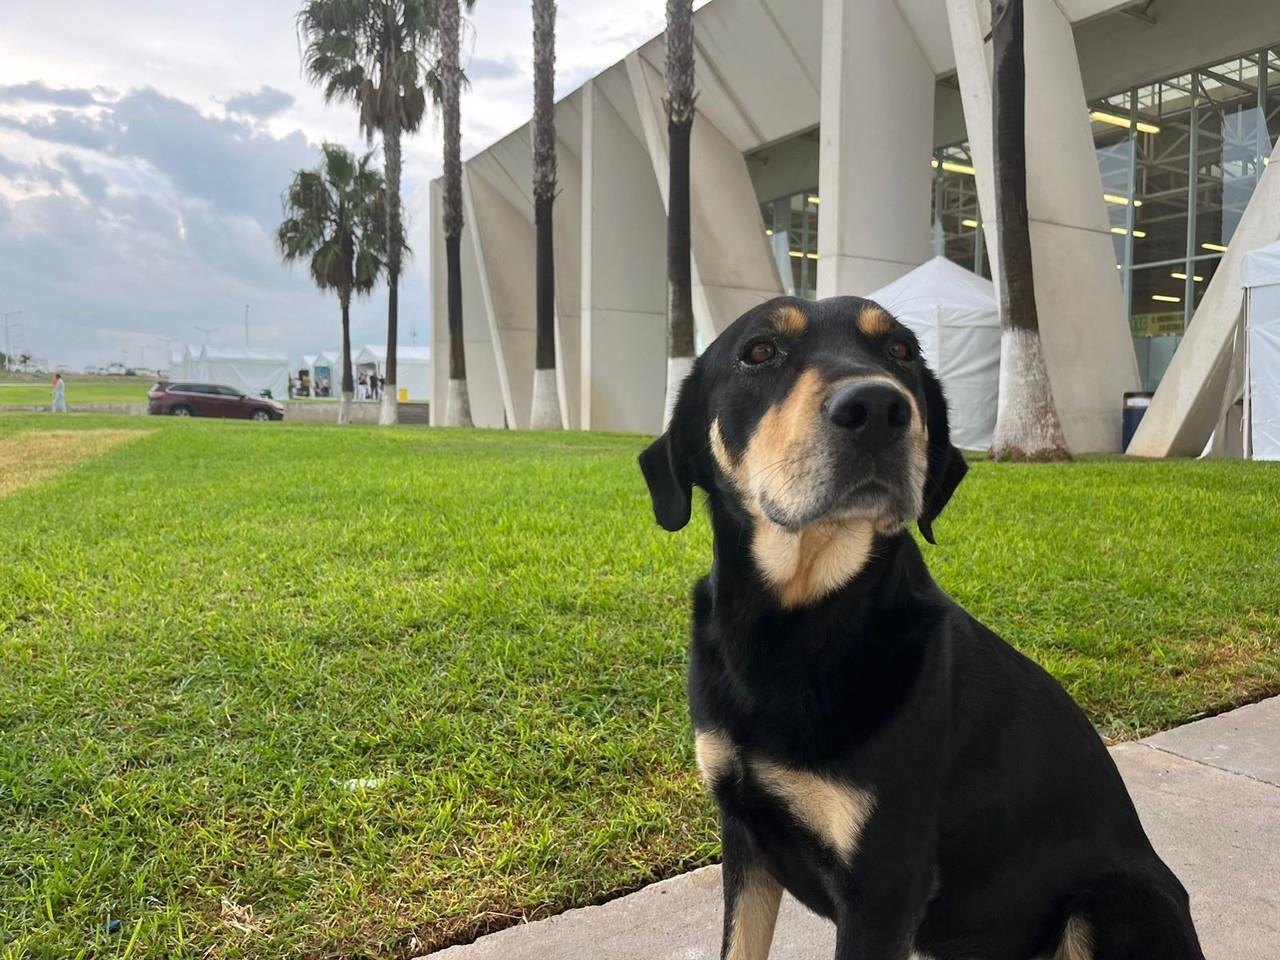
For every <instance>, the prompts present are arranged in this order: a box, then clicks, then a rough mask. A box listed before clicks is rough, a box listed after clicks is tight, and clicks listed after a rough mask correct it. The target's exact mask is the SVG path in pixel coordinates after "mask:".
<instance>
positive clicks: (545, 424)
mask: <svg viewBox="0 0 1280 960" xmlns="http://www.w3.org/2000/svg"><path fill="white" fill-rule="evenodd" d="M563 426H564V423H563V421H561V419H560V391H559V389H558V388H557V386H556V372H555V371H554V370H534V371H533V406H532V408H531V409H530V413H529V429H530V430H559V429H561V428H562V427H563Z"/></svg>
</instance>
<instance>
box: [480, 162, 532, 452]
mask: <svg viewBox="0 0 1280 960" xmlns="http://www.w3.org/2000/svg"><path fill="white" fill-rule="evenodd" d="M505 176H506V174H505V173H504V172H503V171H502V170H501V168H500V167H499V166H498V164H497V163H496V161H494V160H493V159H492V158H490V157H488V156H485V155H481V156H479V157H474V158H472V160H471V161H470V162H468V163H466V164H465V165H464V166H463V168H462V198H463V202H464V203H465V205H466V210H467V220H468V221H469V223H470V224H471V231H472V237H473V238H474V239H475V256H476V265H477V269H478V272H479V275H480V281H481V283H480V286H481V291H482V292H483V294H484V298H483V299H484V307H485V312H486V316H487V319H488V321H489V333H490V337H491V338H492V342H493V352H494V357H495V359H496V361H497V366H498V380H499V382H500V384H501V388H502V402H503V407H504V409H505V411H506V418H507V425H508V426H510V427H512V428H517V429H518V428H524V427H527V426H528V425H529V404H530V402H531V400H532V398H533V355H534V339H535V315H534V236H533V225H532V221H531V220H530V219H529V218H528V217H526V216H525V215H524V213H522V212H521V211H520V210H518V209H517V208H516V207H515V206H513V205H512V204H511V202H510V201H509V200H508V199H507V198H506V197H505V196H504V195H503V194H502V193H501V192H500V191H499V190H498V188H497V186H496V185H495V181H498V182H501V180H502V179H503V178H504V177H505Z"/></svg>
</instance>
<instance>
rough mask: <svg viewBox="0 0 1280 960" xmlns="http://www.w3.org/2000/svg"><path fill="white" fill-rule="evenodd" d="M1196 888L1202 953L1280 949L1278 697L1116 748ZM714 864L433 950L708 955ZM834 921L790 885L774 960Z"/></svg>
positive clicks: (579, 957) (821, 948)
mask: <svg viewBox="0 0 1280 960" xmlns="http://www.w3.org/2000/svg"><path fill="white" fill-rule="evenodd" d="M1111 755H1112V756H1113V757H1115V760H1116V763H1117V764H1118V765H1119V767H1120V772H1121V773H1122V774H1123V775H1124V779H1125V783H1127V784H1128V785H1129V791H1130V793H1131V794H1132V795H1133V799H1134V802H1135V803H1136V804H1137V807H1138V813H1139V814H1140V815H1141V816H1142V823H1143V825H1144V826H1145V827H1146V829H1147V834H1148V835H1149V836H1150V837H1151V841H1152V843H1153V844H1155V848H1156V850H1157V851H1158V852H1159V853H1160V855H1161V856H1162V857H1163V858H1164V859H1165V861H1166V862H1167V863H1168V864H1169V866H1170V867H1172V868H1173V870H1174V872H1175V873H1177V874H1178V876H1179V877H1180V878H1181V879H1182V882H1183V883H1184V884H1185V885H1186V887H1187V889H1188V890H1189V891H1190V893H1191V909H1192V913H1193V914H1194V915H1195V920H1196V926H1197V928H1198V929H1199V931H1200V940H1201V942H1202V943H1203V945H1204V950H1205V956H1206V957H1207V958H1208V960H1275V958H1276V957H1280V697H1274V698H1272V699H1270V700H1265V701H1263V702H1262V703H1257V704H1254V705H1252V706H1248V707H1241V708H1240V709H1239V710H1234V711H1232V712H1231V713H1226V714H1223V715H1221V716H1218V717H1212V718H1210V719H1208V720H1200V721H1198V722H1196V723H1192V724H1188V725H1187V726H1185V727H1179V728H1178V729H1176V730H1170V731H1168V732H1167V733H1161V734H1157V735H1156V736H1154V737H1149V738H1148V739H1146V740H1142V741H1139V742H1137V743H1126V744H1121V745H1120V746H1118V747H1115V748H1113V749H1112V751H1111ZM719 929H720V868H719V867H707V868H705V869H703V870H695V871H694V872H693V873H689V874H685V875H684V876H682V877H675V878H674V879H672V880H666V881H663V882H662V883H656V884H654V885H653V886H650V887H646V888H645V889H644V890H641V891H640V892H639V893H634V894H632V895H631V896H629V897H622V898H621V899H618V900H614V901H613V902H611V903H607V904H604V905H603V906H599V907H587V908H584V909H582V910H571V911H569V912H568V913H565V914H563V915H561V916H558V917H552V918H551V919H550V920H542V921H539V922H537V923H531V924H525V925H522V926H518V927H512V928H510V929H508V930H503V931H501V932H500V933H495V934H491V935H490V936H487V937H483V938H481V939H480V940H478V941H476V942H475V943H473V944H470V945H468V946H461V947H451V948H450V949H447V950H442V951H439V952H437V953H435V954H432V960H715V958H716V957H718V956H719V949H720V942H719V938H720V933H719ZM834 949H835V936H834V930H833V928H832V926H831V925H830V924H829V923H827V922H826V921H825V920H822V919H820V918H818V917H816V916H814V915H813V914H811V913H809V912H808V911H807V910H805V909H804V908H803V907H801V906H800V905H799V904H797V903H796V902H795V901H793V900H791V898H790V897H787V898H786V899H785V900H784V902H783V908H782V915H781V917H780V919H779V922H778V932H777V936H776V937H775V938H774V946H773V951H772V952H771V953H770V954H769V957H770V960H829V958H830V957H831V956H832V953H833V951H834Z"/></svg>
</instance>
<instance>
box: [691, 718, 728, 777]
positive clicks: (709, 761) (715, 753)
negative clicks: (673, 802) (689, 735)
mask: <svg viewBox="0 0 1280 960" xmlns="http://www.w3.org/2000/svg"><path fill="white" fill-rule="evenodd" d="M693 754H694V757H695V758H696V759H697V761H698V773H699V774H701V775H702V783H703V786H705V787H706V788H707V789H708V790H714V789H715V786H716V784H717V783H719V782H720V781H721V780H723V779H724V778H725V777H727V776H728V775H729V774H730V773H731V772H732V770H733V765H734V761H735V760H736V758H737V749H736V748H735V747H734V745H733V741H731V740H730V739H729V738H728V737H726V736H725V735H724V734H723V733H720V732H719V731H718V730H700V731H698V732H697V733H696V734H694V737H693Z"/></svg>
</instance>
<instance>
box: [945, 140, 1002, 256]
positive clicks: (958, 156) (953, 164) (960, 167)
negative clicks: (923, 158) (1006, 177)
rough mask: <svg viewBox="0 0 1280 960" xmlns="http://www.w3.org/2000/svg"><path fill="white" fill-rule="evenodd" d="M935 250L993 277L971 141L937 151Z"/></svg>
mask: <svg viewBox="0 0 1280 960" xmlns="http://www.w3.org/2000/svg"><path fill="white" fill-rule="evenodd" d="M930 162H931V164H932V165H933V213H932V224H933V253H934V256H943V257H946V258H947V259H948V260H952V261H954V262H955V263H958V264H960V265H961V266H963V267H967V268H968V269H970V270H972V271H973V272H974V273H977V274H981V275H982V276H984V277H987V278H990V276H991V267H990V264H989V262H988V258H987V255H986V254H987V251H986V238H985V237H984V235H983V232H982V228H981V219H982V218H981V217H980V216H979V213H978V185H977V180H976V179H975V177H974V168H973V157H972V156H971V155H970V153H969V145H968V144H967V143H961V144H956V145H955V146H951V147H943V148H942V149H940V150H935V151H934V154H933V159H932V160H931V161H930Z"/></svg>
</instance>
